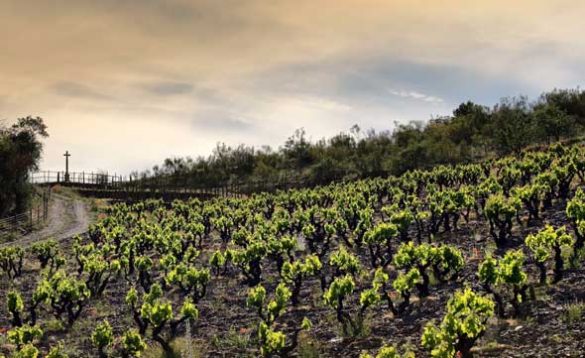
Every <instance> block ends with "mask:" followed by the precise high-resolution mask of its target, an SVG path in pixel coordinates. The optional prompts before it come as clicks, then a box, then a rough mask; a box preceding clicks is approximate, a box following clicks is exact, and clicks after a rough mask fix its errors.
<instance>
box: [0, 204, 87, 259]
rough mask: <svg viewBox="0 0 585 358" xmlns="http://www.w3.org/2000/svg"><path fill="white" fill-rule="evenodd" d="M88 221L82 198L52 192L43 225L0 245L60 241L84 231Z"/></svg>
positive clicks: (26, 244)
mask: <svg viewBox="0 0 585 358" xmlns="http://www.w3.org/2000/svg"><path fill="white" fill-rule="evenodd" d="M89 222H90V217H89V210H88V208H87V205H86V203H84V202H83V200H82V199H80V198H72V197H68V196H65V195H61V194H57V193H53V194H52V197H51V204H50V207H49V217H48V219H47V223H46V225H45V227H44V228H42V229H41V230H38V231H34V232H32V233H30V234H28V235H25V236H23V237H22V238H21V239H19V240H17V241H13V242H10V243H5V244H0V247H4V246H14V245H18V246H28V245H30V244H33V243H35V242H37V241H42V240H46V239H54V240H56V241H61V240H64V239H66V238H69V237H72V236H75V235H78V234H82V233H84V232H86V231H87V228H88V226H89Z"/></svg>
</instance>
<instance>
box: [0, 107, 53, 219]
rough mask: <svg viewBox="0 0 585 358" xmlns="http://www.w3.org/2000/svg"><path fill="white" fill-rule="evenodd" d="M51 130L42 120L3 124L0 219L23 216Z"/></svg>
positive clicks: (1, 136) (0, 140)
mask: <svg viewBox="0 0 585 358" xmlns="http://www.w3.org/2000/svg"><path fill="white" fill-rule="evenodd" d="M47 136H48V133H47V127H46V125H45V124H44V123H43V120H42V119H41V118H39V117H36V118H33V117H26V118H20V119H18V121H17V122H16V123H15V124H13V125H12V126H3V125H2V124H0V218H1V217H4V216H6V215H10V214H17V213H21V212H23V211H24V210H26V208H27V207H28V205H29V200H30V196H31V186H30V184H29V183H28V175H29V173H30V172H31V171H32V170H35V169H37V166H38V163H39V160H40V159H41V154H42V151H43V145H42V143H41V142H40V138H41V137H47Z"/></svg>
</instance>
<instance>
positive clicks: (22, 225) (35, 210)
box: [0, 188, 51, 242]
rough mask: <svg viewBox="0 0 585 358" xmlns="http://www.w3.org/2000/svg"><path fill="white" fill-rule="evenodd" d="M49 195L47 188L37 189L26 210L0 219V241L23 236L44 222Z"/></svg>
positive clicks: (46, 217) (46, 215) (47, 209)
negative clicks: (31, 203)
mask: <svg viewBox="0 0 585 358" xmlns="http://www.w3.org/2000/svg"><path fill="white" fill-rule="evenodd" d="M50 196H51V191H50V189H49V188H47V189H40V190H37V191H35V193H34V198H33V200H32V202H33V205H31V207H30V208H29V209H28V210H27V211H25V212H23V213H20V214H17V215H13V216H9V217H5V218H2V219H0V242H2V241H6V239H7V238H18V237H20V236H23V235H25V234H27V233H28V232H30V231H31V230H32V229H33V228H35V227H38V226H40V225H42V224H44V222H45V221H46V220H47V219H48V213H49V200H50Z"/></svg>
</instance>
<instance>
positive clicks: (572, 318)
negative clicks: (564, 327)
mask: <svg viewBox="0 0 585 358" xmlns="http://www.w3.org/2000/svg"><path fill="white" fill-rule="evenodd" d="M584 316H585V302H578V301H575V302H571V303H566V304H564V305H563V313H562V315H561V319H562V320H563V322H565V323H566V324H573V323H576V322H580V321H581V320H582V319H583V317H584Z"/></svg>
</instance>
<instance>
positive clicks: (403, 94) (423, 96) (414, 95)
mask: <svg viewBox="0 0 585 358" xmlns="http://www.w3.org/2000/svg"><path fill="white" fill-rule="evenodd" d="M388 92H389V93H390V94H392V95H394V96H398V97H402V98H412V99H416V100H420V101H424V102H431V103H442V102H445V101H444V100H443V99H442V98H439V97H435V96H429V95H426V94H424V93H420V92H416V91H404V90H400V91H396V90H388Z"/></svg>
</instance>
